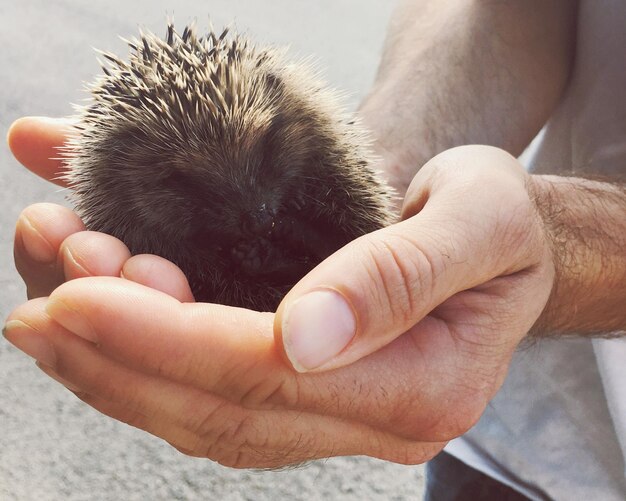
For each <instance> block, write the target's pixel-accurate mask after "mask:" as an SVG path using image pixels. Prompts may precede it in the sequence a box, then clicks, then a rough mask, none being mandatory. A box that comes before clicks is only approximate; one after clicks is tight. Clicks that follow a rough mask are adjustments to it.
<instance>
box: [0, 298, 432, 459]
mask: <svg viewBox="0 0 626 501" xmlns="http://www.w3.org/2000/svg"><path fill="white" fill-rule="evenodd" d="M44 304H45V303H44V301H42V300H37V301H31V302H30V303H28V304H26V305H23V306H22V307H20V308H19V309H18V310H17V311H16V312H14V313H13V314H12V315H11V316H10V318H9V322H10V323H11V322H13V324H11V325H12V327H11V328H10V329H8V331H7V333H6V335H7V338H8V339H9V340H10V341H11V342H13V343H14V344H15V345H16V346H18V347H19V348H21V349H25V351H26V352H27V353H29V354H30V355H32V356H35V357H36V358H38V359H39V360H40V363H39V365H40V367H41V368H42V370H44V372H46V373H47V374H49V375H50V376H51V377H53V378H55V379H56V380H58V381H60V382H61V383H62V384H65V385H67V386H70V387H71V388H72V389H73V391H75V392H77V394H78V396H79V398H81V399H82V400H84V401H85V402H87V403H89V404H90V405H92V406H94V407H95V408H97V409H98V410H100V411H101V412H103V413H105V414H107V415H109V416H112V417H114V418H116V419H119V420H121V421H123V422H127V423H129V424H131V425H133V426H137V427H139V428H142V429H144V430H146V431H149V432H150V433H153V434H155V435H157V436H160V437H162V438H164V439H165V440H167V441H169V442H172V443H175V444H178V445H179V446H181V447H183V448H185V449H188V450H192V451H195V454H196V455H201V456H204V457H210V458H212V459H215V460H218V461H219V462H221V463H222V464H228V465H230V466H237V467H251V466H255V467H273V466H282V465H285V464H290V463H295V462H301V461H304V460H308V459H313V458H317V457H326V456H330V455H348V454H350V455H352V454H364V453H365V454H366V453H369V454H373V453H375V454H376V455H377V456H379V457H385V458H388V459H393V460H396V461H403V462H407V461H412V462H421V461H424V460H426V459H428V457H429V456H430V455H432V454H434V453H435V452H436V451H437V450H438V448H440V447H441V446H442V444H419V443H415V442H411V441H406V440H403V439H398V438H396V437H393V436H390V435H387V434H383V433H381V432H378V431H375V430H370V429H369V428H367V427H366V426H363V425H362V424H360V423H348V422H343V421H338V420H335V419H332V418H329V417H322V416H317V415H309V414H306V413H302V412H275V411H274V412H272V411H256V412H251V411H247V410H245V409H242V408H241V407H239V406H236V405H233V404H231V403H229V402H227V401H225V400H223V399H220V398H219V397H216V396H214V395H211V394H210V393H207V392H203V391H200V390H198V389H196V388H193V387H186V386H184V385H180V384H177V383H174V382H171V381H168V380H166V379H162V378H158V377H153V376H148V375H145V374H142V373H137V372H136V371H133V370H131V369H129V368H127V367H124V366H122V365H120V364H118V363H117V362H115V361H113V360H111V359H109V358H108V357H106V356H104V355H103V354H102V353H101V352H100V351H99V350H97V348H96V347H95V346H94V345H92V344H91V343H89V342H86V341H85V340H83V339H81V338H79V337H77V336H74V335H73V334H71V333H69V332H68V331H66V330H65V329H63V328H62V327H61V326H59V325H58V324H55V323H54V322H53V321H51V320H50V318H49V317H48V316H47V315H46V313H45V311H44ZM18 318H19V319H21V321H23V322H24V321H27V322H28V326H27V327H25V326H26V324H22V325H21V326H20V325H18V326H17V327H16V326H15V323H16V319H18ZM25 340H26V341H25ZM37 342H40V343H44V345H45V349H44V350H41V348H37ZM50 350H52V353H53V356H52V357H51V356H50Z"/></svg>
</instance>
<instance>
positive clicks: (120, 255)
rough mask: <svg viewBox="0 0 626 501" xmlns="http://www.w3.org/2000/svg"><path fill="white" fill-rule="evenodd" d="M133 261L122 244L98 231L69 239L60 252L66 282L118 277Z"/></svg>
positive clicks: (79, 234)
mask: <svg viewBox="0 0 626 501" xmlns="http://www.w3.org/2000/svg"><path fill="white" fill-rule="evenodd" d="M129 258H130V251H129V250H128V247H126V245H124V243H123V242H122V241H121V240H118V239H117V238H115V237H112V236H111V235H106V234H105V233H98V232H95V231H81V232H78V233H74V234H72V235H70V236H69V237H67V238H66V239H65V240H64V241H63V243H62V244H61V247H60V249H59V259H60V261H61V263H62V267H63V272H64V276H65V280H74V279H76V278H83V277H94V276H95V277H119V276H120V273H121V271H122V267H123V266H124V264H125V263H126V261H128V259H129Z"/></svg>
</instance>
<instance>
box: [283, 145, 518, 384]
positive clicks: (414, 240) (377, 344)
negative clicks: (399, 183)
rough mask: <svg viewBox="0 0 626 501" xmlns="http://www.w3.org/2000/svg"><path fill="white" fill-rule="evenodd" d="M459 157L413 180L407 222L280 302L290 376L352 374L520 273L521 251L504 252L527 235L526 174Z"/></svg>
mask: <svg viewBox="0 0 626 501" xmlns="http://www.w3.org/2000/svg"><path fill="white" fill-rule="evenodd" d="M464 148H465V149H458V150H459V151H456V149H455V150H449V152H450V153H447V154H441V155H439V156H438V157H435V159H433V160H431V162H429V163H428V164H427V165H426V166H425V167H424V168H423V169H422V170H421V171H420V173H419V174H418V176H417V177H416V178H415V179H414V181H413V183H412V185H411V188H410V189H409V193H408V194H407V197H406V199H405V204H404V209H403V215H404V216H405V217H408V219H405V220H404V221H402V222H400V223H398V224H395V225H392V226H389V227H386V228H383V229H381V230H378V231H376V232H373V233H370V234H368V235H365V236H362V237H360V238H358V239H357V240H354V241H353V242H351V243H349V244H348V245H346V246H345V247H343V248H342V249H340V250H339V251H337V252H336V253H335V254H333V255H332V256H330V257H329V258H328V259H326V260H325V261H324V262H322V263H321V264H320V265H318V266H317V267H316V268H315V269H313V270H312V271H311V272H310V273H309V274H308V275H307V276H305V277H304V278H303V279H302V280H301V281H300V282H299V283H298V284H297V285H296V286H295V287H294V288H293V289H292V290H291V291H290V292H289V293H288V294H287V296H286V297H285V298H284V300H283V302H282V303H281V305H280V306H279V308H278V311H277V312H276V317H275V323H274V333H275V338H276V342H277V345H278V346H281V347H282V349H283V352H284V355H285V356H286V358H287V359H288V360H289V362H290V363H291V365H292V366H293V367H294V369H296V370H297V371H299V372H307V371H313V370H328V369H333V368H336V367H341V366H344V365H347V364H350V363H352V362H354V361H356V360H359V359H361V358H363V357H365V356H367V355H369V354H371V353H373V352H375V351H376V350H378V349H380V348H381V347H383V346H385V345H387V344H388V343H390V342H391V341H393V340H394V339H396V338H397V337H398V336H400V335H402V334H403V333H405V332H406V331H408V330H409V329H411V328H412V327H413V326H415V325H416V324H417V323H418V322H420V321H421V320H422V319H423V318H424V317H425V316H426V315H428V314H429V313H430V312H431V311H433V310H434V309H435V308H436V307H437V306H439V305H440V304H441V303H443V302H444V301H446V300H447V299H448V298H450V297H451V296H453V295H454V294H456V293H458V292H460V291H463V290H467V289H471V288H473V287H476V286H477V285H479V284H483V283H485V282H487V281H489V280H491V279H492V278H495V277H497V276H500V275H505V274H508V273H514V272H516V271H519V270H520V269H522V268H521V267H519V266H527V264H524V263H523V261H525V260H527V259H530V258H529V257H528V256H529V254H528V252H526V250H525V248H526V246H525V245H519V246H516V245H514V244H510V245H504V244H503V242H507V241H508V242H509V243H511V242H515V241H521V240H520V238H521V237H518V236H516V231H517V233H518V234H519V235H525V233H524V232H525V231H526V230H525V226H526V224H525V223H524V221H525V219H524V214H525V212H524V211H523V210H521V207H524V204H526V206H530V204H529V202H528V194H527V192H526V189H525V187H524V186H525V185H524V176H525V175H526V174H525V173H524V172H523V169H522V168H521V167H519V165H518V164H517V162H516V160H515V159H514V158H513V157H511V156H510V155H508V154H506V153H504V152H500V151H499V150H497V151H495V150H496V149H495V148H488V147H464ZM468 148H469V149H470V150H468ZM472 148H473V149H472ZM479 154H480V155H479ZM459 157H460V158H461V160H462V162H461V161H459V160H458V158H459ZM474 157H476V158H477V159H478V160H472V159H473V158H474ZM466 158H469V159H470V160H466ZM463 162H464V163H463ZM457 163H459V164H460V167H458V166H456V164H457ZM446 164H449V165H450V166H446ZM474 164H476V165H474ZM507 165H508V166H509V168H505V167H506V166H507ZM486 180H488V183H487V182H486ZM511 208H513V209H515V208H517V209H515V210H513V209H511ZM514 221H519V223H517V222H514ZM517 226H519V228H517ZM516 228H517V230H516ZM518 230H519V231H518ZM516 249H517V250H516ZM487 256H490V257H489V258H487Z"/></svg>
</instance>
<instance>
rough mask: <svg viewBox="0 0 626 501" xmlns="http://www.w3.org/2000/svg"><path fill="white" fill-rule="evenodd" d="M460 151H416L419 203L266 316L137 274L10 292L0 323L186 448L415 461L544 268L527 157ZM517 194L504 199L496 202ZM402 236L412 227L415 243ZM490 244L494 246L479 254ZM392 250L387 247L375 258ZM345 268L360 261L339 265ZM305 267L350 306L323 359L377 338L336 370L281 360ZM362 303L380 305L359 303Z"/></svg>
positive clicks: (235, 456)
mask: <svg viewBox="0 0 626 501" xmlns="http://www.w3.org/2000/svg"><path fill="white" fill-rule="evenodd" d="M460 153H463V154H460ZM457 154H460V155H458V156H456V157H455V155H457ZM452 155H453V156H452V159H454V158H457V161H458V162H459V163H461V164H463V169H465V168H467V169H465V170H458V172H457V169H456V168H455V165H453V163H454V162H452V159H451V158H450V157H446V158H447V159H446V158H443V159H442V158H440V159H439V160H437V161H439V162H440V161H441V160H445V161H444V162H442V163H443V164H446V163H447V165H444V166H442V165H439V166H437V165H436V164H435V165H431V166H427V167H425V168H424V169H423V170H422V174H420V176H421V182H422V183H423V184H421V185H420V187H417V186H416V187H415V188H413V189H412V190H410V191H409V195H408V197H407V203H406V204H405V209H404V213H405V216H406V217H410V216H411V215H412V214H413V213H417V212H418V211H419V209H422V207H423V209H422V210H421V212H419V215H418V216H416V217H411V218H410V219H408V220H407V221H405V222H404V223H401V225H396V226H394V227H391V228H388V229H386V230H382V231H381V232H377V233H375V234H372V235H370V236H366V237H364V238H362V239H359V240H357V241H355V242H354V243H353V244H350V245H349V246H347V247H346V248H344V249H343V250H341V251H340V252H339V253H338V254H336V255H335V256H333V257H331V258H330V259H329V260H328V261H327V262H326V263H324V264H322V265H321V266H320V268H318V269H316V270H314V271H313V272H312V274H311V275H310V276H309V277H307V278H305V279H304V280H303V281H302V282H301V283H300V284H299V285H298V286H297V287H296V288H295V289H294V290H293V291H292V293H290V295H289V296H288V297H287V298H286V300H285V302H284V303H283V305H282V306H281V309H280V310H279V312H278V315H277V316H276V318H274V317H273V316H272V315H270V314H259V313H255V312H250V311H246V310H238V309H234V308H228V307H224V306H217V305H200V304H182V303H180V302H179V301H177V300H175V299H172V298H171V297H168V296H166V295H164V294H160V293H158V292H156V291H153V290H150V289H147V288H145V287H142V286H140V285H136V284H133V283H131V282H130V281H125V280H119V279H113V278H109V279H105V278H99V279H83V280H75V281H72V282H70V283H67V284H65V285H63V286H61V287H60V288H59V289H57V290H56V291H55V292H53V293H52V295H51V297H50V299H49V300H45V299H40V300H35V301H31V302H30V303H27V304H26V305H23V306H21V307H20V308H18V309H17V310H16V311H15V312H13V314H12V315H11V316H10V317H9V320H18V321H19V322H22V323H15V322H9V324H8V330H7V333H6V335H7V337H8V338H9V340H11V341H12V342H13V343H14V344H16V345H17V346H18V347H20V348H22V349H23V350H24V351H26V352H27V353H29V354H31V355H32V356H34V357H35V358H37V359H38V360H39V361H40V364H41V367H42V368H43V369H44V370H45V371H46V372H47V373H48V374H50V375H51V376H52V377H55V378H57V379H59V380H60V381H62V382H63V383H64V384H66V385H67V386H68V387H70V388H73V389H74V391H76V393H77V394H78V395H79V397H80V398H82V399H83V400H84V401H86V402H88V403H89V404H91V405H92V406H94V407H95V408H97V409H99V410H100V411H102V412H104V413H105V414H108V415H110V416H113V417H115V418H117V419H120V420H122V421H125V422H128V423H130V424H133V425H135V426H137V427H140V428H142V429H145V430H147V431H149V432H151V433H153V434H155V435H158V436H161V437H162V438H164V439H166V440H168V441H169V442H170V443H172V444H173V445H175V446H176V447H178V448H179V449H181V450H183V451H184V452H186V453H188V454H193V455H201V456H206V457H210V458H213V459H216V460H219V461H221V462H222V463H224V464H228V465H231V466H240V467H244V466H245V467H251V466H257V467H258V466H265V467H267V466H280V465H283V464H290V463H294V462H299V461H302V460H306V459H311V458H315V457H324V456H330V455H344V454H366V455H370V456H376V457H381V458H384V459H389V460H392V461H397V462H405V463H418V462H423V461H425V460H427V459H428V458H429V457H431V456H432V455H434V454H435V453H436V452H437V451H438V450H439V449H440V448H441V447H442V446H443V444H444V442H445V441H446V440H448V439H450V438H453V437H455V436H457V435H459V434H461V433H462V432H464V431H465V430H466V429H467V428H469V427H470V426H471V425H472V424H473V423H474V422H475V421H476V420H477V419H478V417H479V416H480V414H481V413H482V411H483V409H484V407H485V405H486V403H487V402H488V400H489V399H490V398H491V396H492V395H493V393H495V391H496V390H497V388H498V387H499V385H500V383H501V381H502V378H503V377H504V374H505V372H506V366H507V363H508V359H509V358H510V356H511V353H512V351H513V350H514V348H515V346H516V344H517V342H518V341H519V339H520V338H521V337H522V336H523V335H524V333H525V332H526V331H527V329H528V328H529V327H530V325H532V323H533V321H534V319H533V317H534V318H536V316H538V315H539V312H540V311H541V308H542V307H543V304H545V300H546V299H547V295H548V293H549V290H550V284H551V272H552V268H551V266H550V260H549V251H548V250H547V249H546V248H545V247H544V243H543V242H544V241H543V237H542V231H541V226H540V224H539V223H538V222H537V221H536V219H534V218H535V217H536V215H535V214H534V212H533V211H532V210H531V209H532V204H531V203H530V200H529V198H528V195H527V194H526V192H525V181H526V178H525V174H524V173H523V172H522V171H521V170H520V169H519V167H518V166H517V165H516V164H513V163H512V162H515V161H514V160H512V159H511V158H510V157H508V156H506V155H504V154H502V153H500V152H496V151H495V150H492V149H481V148H478V149H474V150H472V149H470V150H469V151H468V150H467V149H466V150H465V151H463V150H457V151H456V152H454V153H453V154H452ZM468 155H469V158H474V160H473V161H468ZM502 163H504V165H502ZM467 164H470V165H469V166H468V165H467ZM498 166H499V168H500V169H501V170H502V172H504V174H502V172H500V171H499V170H498V168H496V167H498ZM451 173H456V174H455V175H454V176H452V179H450V174H451ZM446 174H448V175H446ZM420 176H418V178H419V177H420ZM486 179H488V181H489V182H490V183H491V185H490V188H491V189H490V191H489V192H487V191H486V189H485V188H486V185H485V180H486ZM468 199H469V201H468ZM469 202H471V203H469ZM511 204H512V206H513V208H514V210H513V211H511V210H501V209H505V208H506V207H511ZM458 205H460V206H461V207H462V210H461V211H459V210H458V208H457V206H458ZM451 216H453V217H451ZM479 216H484V217H483V218H480V217H479ZM472 218H473V219H472ZM468 221H470V222H471V221H474V222H475V223H476V224H474V225H469V224H468ZM409 223H411V227H410V228H409ZM393 242H396V243H397V244H398V245H397V246H394V247H392V248H390V247H389V246H388V244H390V243H393ZM509 244H511V245H509ZM525 244H527V245H525ZM412 245H420V247H416V249H417V250H418V251H419V252H417V256H418V258H417V259H413V253H412V252H410V251H411V250H412V247H411V246H412ZM485 248H488V249H492V250H498V251H499V254H498V255H496V256H493V257H492V258H490V259H489V260H488V261H489V262H484V263H483V262H481V261H482V260H483V259H484V258H485V256H486V255H487V253H486V252H485ZM390 250H391V251H393V252H394V254H391V257H392V258H395V259H392V260H391V261H385V260H382V261H380V257H381V256H387V257H389V255H390V254H389V253H390ZM371 251H377V252H374V253H372V252H371ZM427 251H429V252H430V254H427V253H426V252H427ZM473 251H475V252H473ZM544 253H547V254H546V255H544ZM376 256H379V260H378V261H376V260H374V261H369V264H377V265H379V266H380V267H379V268H376V267H375V268H372V269H370V272H373V273H368V272H367V265H368V260H367V258H370V259H372V258H374V257H376ZM397 256H402V257H403V258H405V259H406V262H407V263H410V266H411V267H407V268H402V269H405V270H408V271H409V273H410V275H406V277H405V276H404V275H403V274H402V273H398V272H400V271H401V270H402V269H400V268H398V267H397V266H396V263H401V261H400V259H397ZM425 257H429V258H430V259H427V260H424V258H425ZM359 258H361V259H360V260H359ZM99 259H102V256H99V257H98V256H95V257H94V261H95V262H94V263H93V265H94V266H97V262H98V261H99ZM346 260H349V263H350V267H349V268H346V267H345V265H343V268H339V267H337V268H335V269H338V270H339V271H340V272H341V273H339V274H337V272H336V271H335V272H334V273H333V272H332V270H333V269H334V268H333V265H332V263H333V262H334V263H336V265H338V264H339V263H341V264H343V262H344V261H346ZM516 260H517V261H516ZM485 261H487V260H486V259H485ZM402 262H405V261H402ZM430 263H433V264H432V265H431V264H430ZM355 265H356V266H355ZM390 265H391V266H390ZM90 266H91V264H90ZM90 266H88V267H90ZM345 269H352V270H354V273H353V274H351V275H350V276H345V273H344V271H345ZM385 270H386V273H387V274H383V272H385ZM377 272H380V273H381V274H380V275H376V273H377ZM125 275H126V274H125ZM366 275H368V276H366ZM411 276H413V277H417V278H418V279H419V284H420V291H422V295H421V296H419V297H418V296H417V295H416V294H414V293H413V294H410V292H411V291H409V290H407V287H404V286H405V285H406V284H409V285H412V284H410V283H409V282H406V281H405V280H410V278H411ZM338 278H341V279H344V284H345V286H341V285H342V284H339V285H340V286H337V285H338V283H337V279H338ZM331 279H333V280H331ZM383 279H384V280H383ZM324 280H326V283H324ZM363 280H365V283H363ZM381 281H382V282H381ZM315 282H317V283H315ZM313 283H315V286H314V288H317V287H319V286H320V285H322V286H324V285H326V286H329V285H330V286H332V287H334V288H335V289H337V290H339V291H341V292H342V294H344V295H346V296H347V297H348V298H349V299H350V300H351V302H352V308H353V309H354V311H356V312H357V314H359V315H360V316H359V320H358V322H357V326H358V330H359V332H358V334H357V335H356V336H355V338H354V340H353V341H352V343H351V345H350V346H349V347H348V348H347V349H346V350H344V351H343V353H342V354H341V355H340V356H339V357H337V358H335V359H334V360H330V361H329V362H328V363H327V364H326V365H325V366H324V367H323V368H329V367H333V366H338V365H344V364H347V363H350V362H351V361H353V360H355V359H356V358H359V357H362V356H364V354H366V353H367V352H368V351H373V350H376V349H377V348H378V347H380V346H382V345H385V344H386V346H385V347H384V348H381V349H378V351H376V352H375V353H373V354H372V355H370V356H367V357H365V358H363V359H362V360H359V361H358V362H355V363H352V364H351V365H349V366H348V367H345V368H343V369H339V370H335V371H331V372H326V373H315V374H296V373H294V372H293V371H291V370H290V369H289V368H288V367H286V366H285V364H284V363H283V361H282V360H281V344H280V341H281V339H282V338H283V337H284V338H285V339H286V341H287V346H288V349H287V353H289V354H290V355H291V356H292V357H293V355H294V351H293V348H294V345H293V344H292V345H291V347H290V346H289V343H290V341H289V335H288V333H287V332H286V331H285V329H284V328H282V327H283V326H284V325H287V326H294V324H295V325H297V322H294V316H293V315H294V312H295V313H301V311H299V310H302V305H305V304H306V303H307V302H309V305H310V301H308V300H303V301H299V302H296V303H294V300H295V299H296V298H298V297H299V295H300V294H302V293H303V292H305V291H306V290H308V289H307V287H308V286H311V284H313ZM403 287H404V288H403ZM411 290H412V289H411ZM387 291H388V294H387ZM457 291H460V292H457ZM174 296H176V294H174ZM331 296H332V293H331ZM319 297H320V296H319V294H318V295H317V298H318V299H319ZM402 299H404V301H403V302H402V301H400V302H397V303H396V302H394V301H396V300H402ZM314 303H315V301H314ZM317 303H318V304H317V306H319V301H317ZM440 303H441V306H439V308H436V309H434V310H433V308H434V306H436V305H437V304H440ZM367 305H370V306H371V307H376V308H378V309H379V312H378V313H379V314H377V315H376V316H374V315H372V314H371V312H372V311H374V310H371V311H366V310H363V308H364V307H365V308H367ZM314 306H315V304H314ZM322 306H324V305H322ZM407 306H410V308H409V309H407ZM67 307H69V313H68V310H67V309H66V308H67ZM431 310H433V312H432V313H431V314H428V313H429V312H430V311H431ZM368 313H369V316H368V315H367V314H368ZM385 315H388V319H387V320H388V323H386V322H385ZM412 321H413V322H414V325H410V323H411V322H412ZM272 323H274V324H275V325H276V333H277V340H278V343H275V342H274V340H273V338H272ZM348 324H349V322H348ZM348 324H346V325H348ZM405 324H408V325H407V327H406V329H405V331H406V332H404V331H403V332H400V333H398V332H397V330H398V329H399V328H400V326H401V325H405ZM385 325H388V326H389V330H386V329H385ZM28 326H30V327H28ZM62 326H64V327H62ZM318 327H320V325H319V323H318ZM321 327H328V328H330V327H332V324H329V325H328V326H323V325H322V326H321ZM348 327H350V326H349V325H348ZM377 330H379V331H380V332H381V333H383V334H382V335H380V336H379V337H378V338H377V337H376V336H375V334H376V332H377ZM387 333H388V334H387ZM94 337H95V339H94ZM344 339H345V337H344ZM292 341H293V340H292ZM292 341H291V342H292ZM319 346H320V343H318V347H319ZM334 347H335V348H336V347H337V346H336V345H335V346H334ZM290 348H291V349H290ZM309 355H310V354H309ZM313 355H314V356H313V357H311V356H309V357H308V359H307V360H308V362H310V361H311V360H312V359H315V358H316V357H317V360H314V361H317V362H319V352H318V353H313ZM313 365H315V364H313ZM299 368H300V369H301V370H302V369H303V368H305V367H303V366H302V365H300V366H299Z"/></svg>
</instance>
